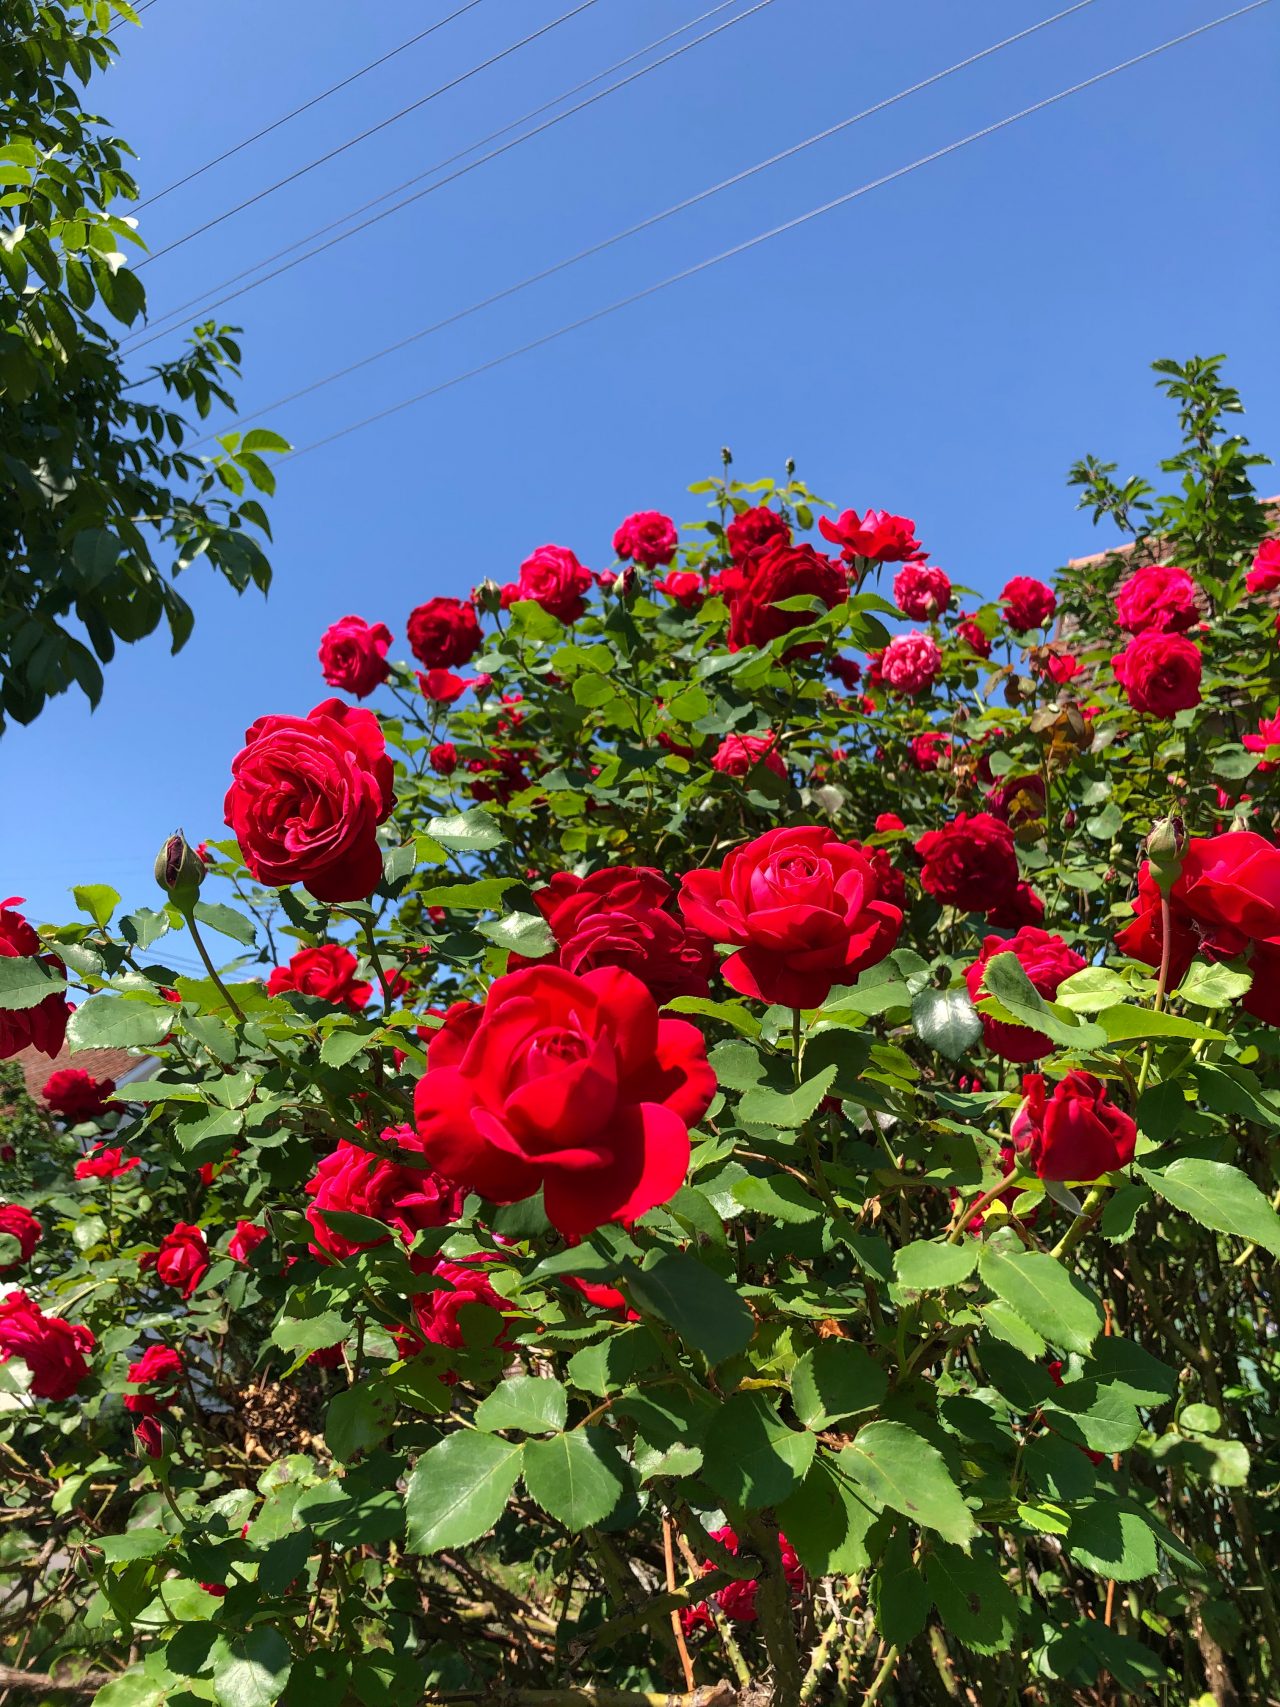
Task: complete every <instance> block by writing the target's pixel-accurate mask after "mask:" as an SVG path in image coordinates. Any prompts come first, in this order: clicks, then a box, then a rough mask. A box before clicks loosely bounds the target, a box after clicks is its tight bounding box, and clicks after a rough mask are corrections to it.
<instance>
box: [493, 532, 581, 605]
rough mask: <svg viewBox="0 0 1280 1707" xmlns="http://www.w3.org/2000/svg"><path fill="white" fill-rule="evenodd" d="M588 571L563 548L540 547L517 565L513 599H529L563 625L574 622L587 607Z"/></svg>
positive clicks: (512, 592)
mask: <svg viewBox="0 0 1280 1707" xmlns="http://www.w3.org/2000/svg"><path fill="white" fill-rule="evenodd" d="M590 590H591V571H590V569H584V568H583V566H582V564H581V563H579V562H578V559H577V558H576V557H575V556H574V554H573V552H572V551H570V550H569V549H568V547H567V546H563V545H540V546H539V547H538V549H537V550H536V551H534V552H531V553H530V554H529V556H528V557H526V558H525V560H524V562H523V563H522V564H521V565H520V579H519V580H518V581H517V582H516V583H515V585H514V587H513V588H512V589H511V590H510V591H511V598H512V600H515V599H532V600H533V602H534V604H536V605H541V606H542V608H543V610H544V611H547V612H549V613H550V614H551V615H552V616H554V617H558V618H559V619H560V621H561V622H563V623H571V622H577V620H578V618H579V617H580V616H581V615H582V613H583V612H584V611H585V610H586V608H587V597H586V596H587V593H588V592H589V591H590Z"/></svg>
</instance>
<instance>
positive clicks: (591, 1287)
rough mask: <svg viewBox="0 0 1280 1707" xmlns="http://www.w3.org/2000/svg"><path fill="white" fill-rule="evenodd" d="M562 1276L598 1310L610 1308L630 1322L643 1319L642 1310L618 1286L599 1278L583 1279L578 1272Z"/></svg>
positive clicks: (566, 1283) (613, 1313)
mask: <svg viewBox="0 0 1280 1707" xmlns="http://www.w3.org/2000/svg"><path fill="white" fill-rule="evenodd" d="M560 1278H561V1280H562V1281H563V1282H564V1284H565V1285H566V1286H569V1287H572V1288H573V1290H574V1291H575V1292H577V1293H579V1294H580V1295H581V1296H582V1297H583V1298H585V1299H586V1301H587V1303H588V1304H593V1305H594V1306H595V1308H596V1309H597V1310H608V1311H609V1312H610V1314H611V1315H615V1316H621V1317H623V1319H624V1320H626V1321H628V1322H638V1321H640V1320H641V1316H640V1312H639V1311H638V1310H633V1309H632V1308H631V1306H630V1305H629V1304H628V1303H627V1301H626V1299H625V1298H624V1297H623V1295H622V1293H621V1292H619V1291H618V1289H617V1287H616V1286H606V1285H605V1284H604V1283H603V1281H598V1280H583V1278H582V1277H581V1275H577V1274H562V1275H561V1276H560Z"/></svg>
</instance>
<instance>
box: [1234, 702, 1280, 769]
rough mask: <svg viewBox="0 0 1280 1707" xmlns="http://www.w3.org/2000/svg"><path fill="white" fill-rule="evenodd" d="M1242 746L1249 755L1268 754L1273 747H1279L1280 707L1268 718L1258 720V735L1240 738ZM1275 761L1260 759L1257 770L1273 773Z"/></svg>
mask: <svg viewBox="0 0 1280 1707" xmlns="http://www.w3.org/2000/svg"><path fill="white" fill-rule="evenodd" d="M1242 739H1243V742H1244V745H1245V746H1246V747H1247V748H1248V749H1249V751H1250V752H1251V753H1269V752H1270V751H1271V749H1272V748H1273V747H1280V707H1277V708H1276V710H1275V712H1274V713H1273V714H1272V715H1271V716H1270V717H1260V718H1259V719H1258V733H1257V734H1256V735H1245V736H1243V737H1242ZM1276 763H1277V761H1276V760H1275V759H1262V760H1260V761H1259V764H1258V770H1259V771H1260V772H1262V771H1273V770H1274V769H1275V768H1276Z"/></svg>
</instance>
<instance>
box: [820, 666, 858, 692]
mask: <svg viewBox="0 0 1280 1707" xmlns="http://www.w3.org/2000/svg"><path fill="white" fill-rule="evenodd" d="M827 670H828V671H829V673H830V674H831V675H833V676H834V677H835V679H836V680H837V681H838V682H839V683H840V686H841V687H842V688H848V690H849V692H850V693H852V692H853V690H854V688H856V687H857V685H858V683H859V682H860V681H861V680H862V665H861V664H860V663H859V662H858V660H857V659H856V658H832V660H831V661H830V663H829V664H828V665H827Z"/></svg>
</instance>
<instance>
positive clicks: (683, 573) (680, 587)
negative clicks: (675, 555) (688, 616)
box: [653, 569, 706, 610]
mask: <svg viewBox="0 0 1280 1707" xmlns="http://www.w3.org/2000/svg"><path fill="white" fill-rule="evenodd" d="M653 590H654V592H655V593H665V594H666V595H667V597H668V598H669V599H674V600H675V602H676V603H677V604H678V605H679V606H680V607H681V608H682V609H683V610H697V608H698V606H699V605H700V604H701V603H702V601H703V599H704V598H705V597H706V588H705V587H704V586H703V584H702V576H701V575H699V574H697V573H696V571H694V570H693V569H673V570H672V571H671V573H670V574H669V575H666V576H664V577H663V579H662V580H661V581H655V582H654V583H653Z"/></svg>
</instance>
